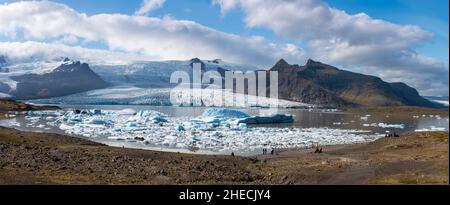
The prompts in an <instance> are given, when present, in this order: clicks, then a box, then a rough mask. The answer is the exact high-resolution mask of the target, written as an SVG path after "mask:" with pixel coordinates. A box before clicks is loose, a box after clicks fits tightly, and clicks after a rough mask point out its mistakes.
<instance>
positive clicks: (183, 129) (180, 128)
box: [177, 123, 186, 132]
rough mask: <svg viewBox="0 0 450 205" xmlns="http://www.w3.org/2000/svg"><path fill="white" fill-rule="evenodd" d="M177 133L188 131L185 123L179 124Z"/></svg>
mask: <svg viewBox="0 0 450 205" xmlns="http://www.w3.org/2000/svg"><path fill="white" fill-rule="evenodd" d="M177 131H179V132H182V131H186V129H185V128H184V126H183V123H178V126H177Z"/></svg>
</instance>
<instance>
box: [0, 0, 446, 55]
mask: <svg viewBox="0 0 450 205" xmlns="http://www.w3.org/2000/svg"><path fill="white" fill-rule="evenodd" d="M54 1H55V2H61V3H64V4H67V5H69V6H70V7H72V8H74V9H76V10H78V11H80V12H84V13H87V14H90V15H93V14H97V13H122V14H128V15H132V14H133V13H134V12H135V11H136V9H138V8H139V6H140V5H141V2H142V1H141V0H127V1H123V0H95V1H92V0H76V1H74V0H54ZM0 2H2V3H5V2H14V1H8V0H0ZM325 2H326V3H327V4H328V5H330V6H331V7H335V8H338V9H341V10H345V11H346V12H348V13H350V14H356V13H360V12H364V13H366V14H368V15H369V16H371V17H374V18H377V19H384V20H388V21H390V22H393V23H398V24H412V25H418V26H420V27H421V28H423V29H425V30H427V31H431V32H433V33H434V37H433V39H432V40H431V41H430V42H428V43H426V44H423V45H421V46H420V47H418V49H417V51H419V52H423V53H426V54H428V56H432V57H435V58H438V59H441V60H443V61H446V62H448V61H449V60H448V56H449V47H448V44H449V10H448V8H449V1H447V0H427V1H421V0H419V1H418V0H325ZM167 14H170V15H172V16H173V17H175V18H177V19H186V20H193V21H196V22H199V23H201V24H203V25H206V26H208V27H212V28H216V29H219V30H221V31H225V32H229V33H236V34H239V35H262V36H265V37H266V38H269V39H271V40H272V41H274V42H285V40H284V39H280V38H277V37H276V36H275V35H274V34H273V33H272V32H271V31H270V30H268V29H249V28H246V27H245V25H244V24H243V23H242V19H243V14H242V12H240V11H233V12H231V13H229V14H227V15H226V16H225V17H222V16H221V15H219V14H220V8H219V7H218V6H215V5H212V3H211V1H210V0H187V1H186V0H185V1H180V0H168V1H167V2H166V3H165V4H164V6H163V7H162V8H160V9H158V10H156V11H154V12H152V13H151V15H152V16H164V15H167Z"/></svg>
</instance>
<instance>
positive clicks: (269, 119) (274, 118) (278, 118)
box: [238, 114, 294, 124]
mask: <svg viewBox="0 0 450 205" xmlns="http://www.w3.org/2000/svg"><path fill="white" fill-rule="evenodd" d="M293 122H294V117H293V116H292V115H284V114H276V115H269V116H253V117H248V118H245V119H242V120H239V121H238V123H246V124H276V123H293Z"/></svg>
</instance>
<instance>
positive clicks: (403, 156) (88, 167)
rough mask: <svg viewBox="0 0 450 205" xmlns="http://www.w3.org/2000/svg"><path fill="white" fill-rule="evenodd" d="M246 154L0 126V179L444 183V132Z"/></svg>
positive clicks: (41, 181)
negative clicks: (119, 144)
mask: <svg viewBox="0 0 450 205" xmlns="http://www.w3.org/2000/svg"><path fill="white" fill-rule="evenodd" d="M323 149H324V151H323V153H322V154H315V153H314V150H311V149H310V150H277V151H276V153H275V154H274V155H262V156H255V157H250V158H243V157H238V156H236V157H234V156H214V155H190V154H179V153H165V152H156V151H148V150H136V149H127V148H115V147H108V146H105V145H102V144H98V143H94V142H90V141H87V140H83V139H79V138H74V137H71V136H66V135H58V134H48V133H34V132H22V131H18V130H14V129H8V128H0V184H448V157H449V154H448V133H447V132H424V133H403V134H402V135H401V136H400V137H399V138H383V139H379V140H377V141H375V142H372V143H369V144H360V145H337V146H327V147H323Z"/></svg>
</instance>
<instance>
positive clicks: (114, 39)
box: [0, 1, 304, 67]
mask: <svg viewBox="0 0 450 205" xmlns="http://www.w3.org/2000/svg"><path fill="white" fill-rule="evenodd" d="M0 19H1V21H0V33H3V34H4V35H6V36H8V37H10V38H14V37H15V36H16V35H19V34H20V35H23V36H24V38H25V39H27V40H29V41H49V39H50V40H52V39H53V40H54V39H65V40H70V39H71V40H74V38H77V39H78V40H80V41H83V42H84V43H89V42H102V43H104V44H106V45H107V46H108V49H109V50H111V51H119V52H127V53H137V54H141V55H143V56H145V57H150V58H149V59H147V60H173V59H190V58H193V57H199V58H203V59H214V58H223V59H226V60H228V61H231V62H239V63H245V64H252V65H257V66H261V67H266V66H269V65H271V64H273V63H274V62H275V61H276V60H277V59H279V58H283V57H284V58H287V59H291V60H296V59H303V58H304V56H303V51H302V49H300V48H299V47H297V46H295V45H293V44H274V43H272V42H270V41H268V40H267V39H265V38H263V37H261V36H250V37H241V36H239V35H235V34H229V33H224V32H221V31H218V30H215V29H212V28H209V27H206V26H203V25H201V24H198V23H196V22H193V21H184V20H175V19H172V18H167V17H166V18H155V17H145V16H128V15H122V14H97V15H92V16H88V15H86V14H84V13H79V12H77V11H75V10H73V9H72V8H70V7H68V6H66V5H63V4H58V3H53V2H47V1H44V2H34V1H33V2H28V1H27V2H17V3H11V4H5V5H0ZM68 36H70V38H68Z"/></svg>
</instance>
